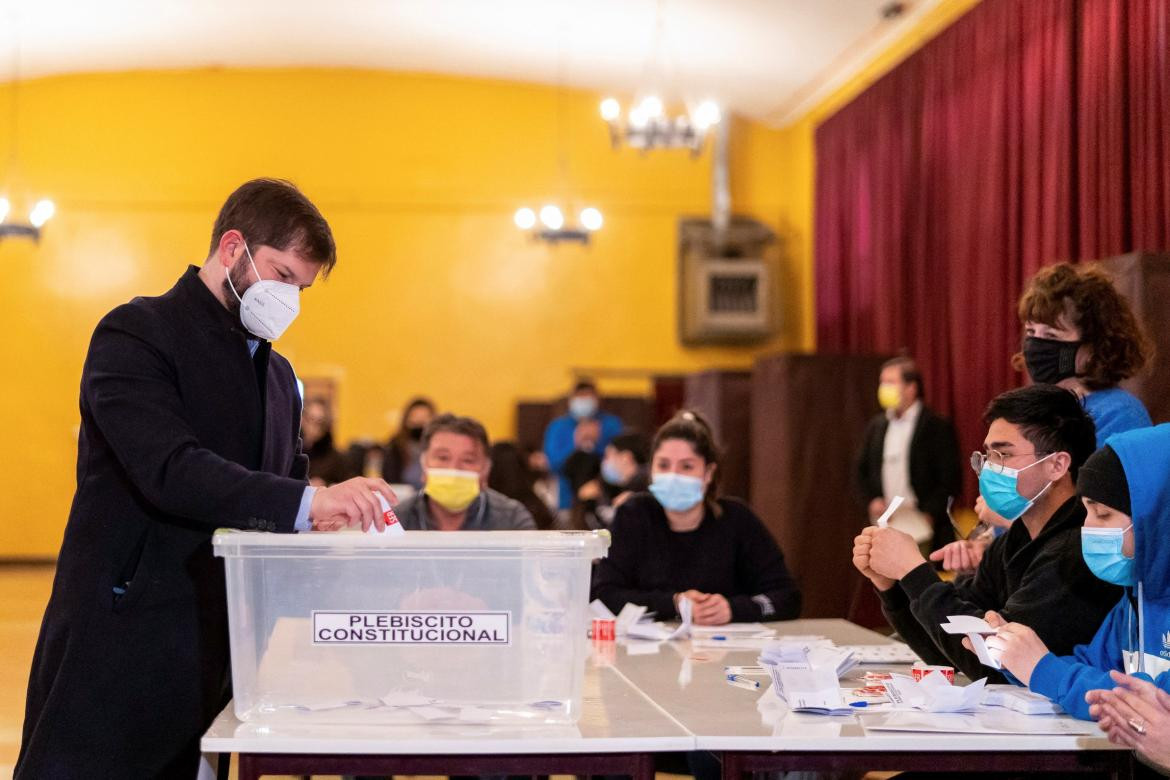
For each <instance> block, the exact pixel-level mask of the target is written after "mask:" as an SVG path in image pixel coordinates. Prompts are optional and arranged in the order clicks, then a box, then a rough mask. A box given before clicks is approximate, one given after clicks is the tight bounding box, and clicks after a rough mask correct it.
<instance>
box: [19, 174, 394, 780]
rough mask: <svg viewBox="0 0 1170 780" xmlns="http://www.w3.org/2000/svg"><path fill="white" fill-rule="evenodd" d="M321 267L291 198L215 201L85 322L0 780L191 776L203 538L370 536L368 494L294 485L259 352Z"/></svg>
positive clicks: (311, 229)
mask: <svg viewBox="0 0 1170 780" xmlns="http://www.w3.org/2000/svg"><path fill="white" fill-rule="evenodd" d="M335 260H336V251H335V249H334V243H333V235H332V233H331V231H330V229H329V225H328V224H327V223H326V222H325V219H324V218H323V217H322V216H321V214H320V212H319V211H318V210H317V208H316V207H315V206H314V205H313V204H312V203H311V202H310V201H309V199H308V198H306V197H305V196H304V195H303V194H302V193H301V192H300V191H299V190H297V188H296V187H294V186H293V185H291V184H289V183H288V182H284V181H277V180H273V179H258V180H255V181H251V182H248V183H246V184H244V185H243V186H241V187H240V188H239V189H237V190H236V191H235V192H234V193H232V195H231V196H230V197H229V198H228V199H227V201H226V202H225V203H224V205H223V208H222V209H221V211H220V213H219V217H218V218H217V219H216V222H215V226H214V228H213V230H212V236H211V248H210V251H209V254H208V255H207V258H206V260H205V261H204V263H203V267H202V268H196V267H194V266H191V267H189V268H188V269H187V270H186V272H184V273H183V275H182V276H181V277H179V280H178V282H176V283H175V286H174V287H173V288H171V290H170V291H168V292H166V293H164V294H163V295H160V296H157V297H151V298H145V297H140V298H135V299H134V300H132V301H130V302H128V303H125V304H122V305H121V306H118V307H117V308H115V309H114V310H113V311H111V312H110V313H109V314H107V315H106V316H105V317H103V318H102V320H101V322H100V323H98V326H97V329H96V330H95V331H94V334H93V337H92V339H91V340H90V346H89V354H88V355H87V356H86V360H85V366H84V368H83V369H82V374H81V404H80V405H81V431H80V437H79V439H78V445H77V492H76V493H75V494H74V498H73V506H72V508H71V510H70V512H69V521H68V523H67V524H66V527H65V539H64V541H63V542H62V543H61V552H60V555H59V556H58V558H57V573H56V577H55V579H54V581H53V593H52V596H51V597H50V599H49V605H48V607H47V609H46V610H45V617H44V621H43V623H42V624H41V633H40V636H39V638H38V639H37V646H36V653H35V655H34V656H33V665H32V671H31V673H30V675H29V682H28V696H27V699H26V702H27V703H26V710H25V720H24V734H23V738H22V741H21V746H20V755H19V757H18V758H17V761H16V771H15V777H16V778H17V780H56V779H58V778H60V779H62V780H65V779H67V778H80V777H85V778H148V777H150V778H155V777H168V778H169V777H182V778H191V777H194V776H195V775H196V771H197V770H198V768H199V739H200V737H201V736H202V734H203V732H204V731H206V730H207V727H208V726H209V725H211V722H212V720H213V719H214V718H215V716H216V715H217V714H218V713H219V711H220V710H221V709H223V707H224V706H225V705H226V704H227V702H228V700H229V699H230V698H231V685H230V679H229V668H228V631H227V604H226V598H225V593H224V577H223V562H222V561H221V560H219V559H217V558H214V557H213V556H212V552H211V535H212V532H213V531H215V529H216V528H221V527H226V528H239V529H250V530H256V531H275V532H282V533H290V532H293V531H308V530H310V529H311V528H317V529H322V530H333V529H337V528H339V527H342V526H346V525H349V524H351V523H356V524H360V525H362V526H363V527H364V528H369V527H370V525H371V524H373V525H376V526H377V527H379V529H381V528H384V525H383V523H382V520H381V510H380V508H379V506H378V501H377V498H376V497H375V495H374V492H375V491H377V492H378V493H381V494H382V495H383V496H385V497H386V499H387V500H389V501H391V502H393V501H394V500H395V499H394V494H393V492H392V491H391V490H390V488H389V486H388V485H386V483H385V482H383V481H382V480H373V479H365V478H362V477H358V478H356V479H352V480H349V481H347V482H342V483H340V484H338V485H335V486H333V487H328V488H313V487H309V485H308V483H307V481H306V474H307V472H308V465H309V464H308V459H307V458H306V457H305V455H304V453H303V452H302V447H301V442H300V439H299V436H298V429H299V428H300V418H301V399H300V397H299V395H298V393H297V387H296V377H295V376H294V374H293V370H292V367H291V366H290V365H289V362H288V361H287V360H285V359H284V358H283V357H281V356H280V355H279V354H277V353H276V352H275V351H273V349H272V344H271V342H272V341H273V340H275V339H277V338H279V337H280V335H281V334H282V333H283V332H284V330H285V328H287V327H288V326H289V325H290V324H291V323H292V320H293V318H294V317H295V316H296V314H297V312H298V311H299V299H300V292H301V291H302V290H304V289H305V288H307V287H309V285H311V284H312V283H313V282H314V281H315V280H316V278H317V276H318V274H323V273H328V271H329V269H330V268H331V267H332V266H333V264H334V262H335Z"/></svg>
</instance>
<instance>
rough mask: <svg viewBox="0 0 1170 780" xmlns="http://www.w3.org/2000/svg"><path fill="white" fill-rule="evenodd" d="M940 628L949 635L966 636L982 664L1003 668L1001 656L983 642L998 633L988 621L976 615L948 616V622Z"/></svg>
mask: <svg viewBox="0 0 1170 780" xmlns="http://www.w3.org/2000/svg"><path fill="white" fill-rule="evenodd" d="M940 626H941V627H942V630H943V631H946V632H947V633H948V634H966V635H967V639H969V640H971V648H972V649H973V650H974V651H975V656H976V657H977V658H978V659H979V662H980V663H981V664H983V665H984V666H990V667H991V668H992V669H1002V668H1003V664H1001V663H1000V662H999V654H998V653H994V652H992V651H991V650H989V649H988V647H987V643H986V642H985V641H983V638H984V637H986V636H992V635H993V634H995V633H996V631H995V629H994V628H992V627H991V624H990V623H988V622H987V621H986V620H984V619H983V618H980V617H975V616H974V615H947V622H946V623H941V624H940Z"/></svg>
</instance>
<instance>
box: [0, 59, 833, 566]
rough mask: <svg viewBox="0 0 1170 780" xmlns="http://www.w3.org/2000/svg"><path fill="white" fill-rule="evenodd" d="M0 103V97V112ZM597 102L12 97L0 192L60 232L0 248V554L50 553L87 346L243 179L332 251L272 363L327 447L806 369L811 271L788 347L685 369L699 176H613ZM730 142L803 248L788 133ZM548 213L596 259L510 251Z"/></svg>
mask: <svg viewBox="0 0 1170 780" xmlns="http://www.w3.org/2000/svg"><path fill="white" fill-rule="evenodd" d="M8 99H9V93H8V92H7V91H5V88H4V87H2V86H0V106H6V105H8ZM598 100H599V96H598V95H595V94H592V93H584V92H573V91H558V90H556V89H553V88H548V87H538V86H526V85H519V84H513V83H502V82H492V81H482V80H472V79H456V78H441V77H433V76H422V75H410V74H391V73H380V72H367V71H348V70H347V71H338V70H247V71H239V70H226V71H225V70H208V71H195V72H144V73H118V74H90V75H74V76H64V77H54V78H47V79H42V80H37V81H32V82H27V83H24V84H22V85H21V87H20V133H19V142H20V147H19V148H20V163H21V165H20V170H19V171H16V172H15V173H14V172H13V171H10V170H6V169H3V168H0V186H3V185H4V183H6V182H8V183H11V182H15V183H17V184H24V185H25V186H27V187H30V188H34V187H35V191H31V190H30V191H27V192H23V193H22V192H20V191H18V192H16V193H15V194H16V195H17V196H18V197H19V196H21V195H22V194H23V195H28V196H30V197H31V196H33V195H38V194H40V193H42V192H43V193H47V194H51V195H52V196H53V197H54V198H55V199H56V201H57V204H58V216H57V217H56V218H55V219H54V220H53V221H52V222H51V223H50V224H49V225H48V227H47V230H46V233H45V236H44V239H43V241H42V242H41V244H40V245H39V246H36V247H34V246H32V245H31V244H29V243H27V242H25V241H20V240H6V241H3V242H0V269H2V270H3V284H0V332H3V333H4V339H3V340H0V344H2V346H0V365H3V366H4V371H5V380H4V381H3V382H2V383H0V393H3V396H2V398H0V400H2V401H3V406H2V408H3V409H4V411H5V422H4V425H3V430H4V441H3V445H2V451H3V452H4V461H5V464H6V468H5V469H4V472H5V474H6V476H7V477H9V481H8V482H7V483H6V485H5V489H4V490H3V491H0V516H2V517H4V518H5V522H3V523H0V556H14V555H52V554H54V553H55V552H56V549H57V547H58V545H59V542H60V534H61V529H62V528H63V525H64V520H65V517H66V514H67V512H68V503H69V500H70V497H71V495H72V491H73V469H74V463H75V457H76V426H77V422H78V411H77V390H78V379H79V376H80V372H81V365H82V360H83V357H84V351H85V348H86V345H87V343H88V339H89V335H90V333H91V331H92V329H93V326H94V324H95V323H96V322H97V320H98V319H99V318H100V317H101V316H102V315H103V314H104V313H105V312H106V311H108V310H109V309H110V308H111V307H113V306H115V305H116V304H118V303H120V302H123V301H125V300H127V299H129V298H131V297H132V296H134V295H139V294H157V293H160V292H163V291H164V290H166V289H167V288H168V287H169V286H170V285H171V284H172V283H173V281H174V280H175V278H177V277H178V275H179V274H180V273H181V271H182V270H183V268H184V267H185V266H186V264H188V263H199V262H201V261H202V259H203V257H204V256H205V255H206V253H207V245H208V240H209V235H210V230H211V224H212V220H213V219H214V217H215V213H216V211H217V209H218V208H219V206H220V204H221V203H222V201H223V199H224V197H226V195H227V194H228V192H230V190H231V189H232V188H233V187H234V186H235V185H237V184H239V183H240V182H242V181H244V180H246V179H248V178H251V177H254V176H260V175H275V176H282V177H287V178H291V179H293V180H295V181H296V182H297V183H298V184H300V185H301V187H302V188H303V189H304V190H305V192H306V193H308V194H309V195H310V197H312V198H313V199H314V200H315V202H316V203H317V204H318V205H319V206H320V207H321V209H322V211H323V212H324V214H325V216H326V217H327V218H328V219H329V221H330V223H331V224H332V226H333V229H334V232H335V234H336V238H337V243H338V247H339V260H338V265H337V268H336V271H335V272H334V274H333V276H332V278H331V279H329V280H328V281H327V282H325V283H323V284H321V285H320V286H319V288H318V287H314V289H312V290H311V291H310V292H308V293H307V294H306V295H305V296H304V298H303V314H302V315H301V318H300V319H299V320H298V321H297V323H296V324H295V325H294V326H293V328H292V329H291V330H290V331H289V333H288V334H287V335H286V336H285V338H284V339H282V340H281V342H280V344H279V349H280V350H281V351H282V352H283V353H284V354H286V355H287V356H288V357H289V358H290V359H291V360H292V362H293V365H294V367H295V368H296V369H297V370H298V371H299V372H300V373H301V374H303V375H318V376H332V377H335V378H336V379H337V380H338V381H339V383H340V395H339V419H338V428H339V431H338V432H339V434H340V436H341V437H342V438H349V437H352V436H362V435H368V436H378V437H382V436H385V435H386V434H387V433H388V432H389V430H390V428H391V422H390V420H389V419H388V416H392V414H393V410H395V409H397V408H399V407H400V406H401V404H402V403H403V401H404V400H405V399H406V398H407V397H408V396H410V395H412V394H415V393H419V392H424V393H428V394H430V395H432V396H433V397H434V398H435V399H436V400H437V401H438V402H439V404H440V405H442V406H443V407H445V408H450V409H454V410H458V411H460V412H463V413H468V414H472V415H476V416H478V417H480V418H482V419H483V420H484V421H485V422H486V423H487V424H488V426H489V428H490V430H491V432H492V433H493V435H496V436H506V435H509V434H511V433H512V426H513V408H514V403H515V401H516V400H517V398H519V397H527V398H532V397H537V398H539V397H551V396H553V395H555V394H558V393H560V392H563V391H564V389H565V386H566V383H567V382H568V381H569V378H570V369H571V367H573V366H589V367H604V368H636V369H646V368H649V369H657V370H661V371H687V370H694V369H699V368H706V367H711V366H746V365H749V364H750V362H751V360H752V359H753V357H754V356H755V355H756V354H758V353H759V352H761V351H765V350H768V351H770V350H776V349H782V348H799V347H804V346H807V345H808V339H809V338H810V336H811V331H810V330H808V329H807V327H806V325H805V322H806V321H807V317H805V316H802V315H801V312H800V311H799V307H800V306H801V305H802V299H803V296H804V292H803V290H802V287H803V286H806V285H807V284H808V281H809V272H808V268H806V267H796V266H792V265H791V264H790V263H789V261H784V265H782V267H781V269H780V276H781V278H782V279H785V280H786V284H785V285H784V288H783V292H782V295H781V307H782V310H783V311H784V312H785V317H784V322H783V330H782V333H781V335H780V336H778V337H777V338H776V339H774V340H773V341H772V342H770V343H769V344H767V345H764V346H762V347H760V348H756V349H743V348H739V349H736V348H702V349H684V348H682V347H681V346H680V345H679V343H678V340H677V338H676V335H675V333H676V323H675V306H674V301H675V295H676V291H675V284H676V279H675V275H676V272H675V226H676V223H677V220H678V218H679V217H680V216H682V215H703V214H706V213H708V211H709V208H710V162H709V159H710V158H709V155H705V156H704V157H703V158H702V159H700V160H698V161H695V160H692V159H690V157H689V156H688V155H687V154H686V153H683V152H670V153H661V152H660V153H655V154H652V155H649V156H647V157H645V158H643V157H641V156H640V155H638V154H637V153H636V152H631V151H628V150H623V151H621V152H614V151H613V150H611V149H610V147H609V143H608V136H607V132H606V129H605V126H604V124H603V123H602V122H601V121H600V119H599V117H598V115H597V104H598ZM7 132H8V130H7V128H6V127H2V126H0V153H2V152H3V151H5V150H6V149H7V143H8V139H7V138H6V137H4V136H3V134H4V133H7ZM734 135H735V138H736V139H737V140H736V143H737V144H742V148H739V149H737V151H736V155H735V168H734V172H733V181H734V182H735V195H736V202H735V206H736V211H737V212H738V213H750V214H753V215H755V216H758V217H759V218H761V219H764V220H765V221H767V222H768V223H769V224H770V225H772V226H773V227H775V228H777V229H778V230H780V231H781V233H782V234H784V235H786V236H792V235H794V233H793V230H794V229H793V227H792V223H791V222H790V221H789V220H788V219H787V217H786V216H785V209H786V208H787V198H788V196H787V194H786V191H787V188H788V182H789V179H792V178H798V177H799V175H800V174H799V172H794V171H790V170H789V168H790V165H789V161H788V159H787V156H786V152H785V150H784V149H783V147H782V145H778V142H781V141H783V137H784V134H783V133H777V131H771V130H766V129H764V128H761V127H758V126H754V125H752V124H750V123H747V122H736V123H735V125H734ZM562 149H563V155H562ZM562 156H563V159H564V168H563V170H562V167H561V164H560V160H561V158H562ZM3 160H6V155H3V154H0V161H3ZM0 164H3V163H2V162H0ZM547 199H554V200H559V201H560V202H561V203H562V204H567V203H575V204H576V205H577V206H581V205H585V204H593V205H596V206H598V207H599V208H600V209H601V210H602V211H603V213H604V215H605V219H606V224H605V227H604V229H603V230H602V231H601V232H600V233H598V234H597V236H596V240H595V242H594V244H593V245H592V246H591V247H588V248H582V247H579V246H560V247H555V248H550V247H548V246H545V245H542V244H538V243H533V242H532V241H531V240H530V239H529V238H528V237H526V236H524V235H522V234H520V232H519V231H517V230H516V229H515V228H514V227H513V225H512V213H513V211H514V210H515V209H516V208H517V207H518V206H520V205H522V204H532V205H535V206H539V205H540V203H542V202H543V201H545V200H547ZM14 205H15V208H17V209H20V210H21V211H24V209H25V208H26V204H24V203H16V204H14ZM790 240H792V241H795V242H796V245H800V243H801V240H802V239H800V237H799V236H797V237H795V238H791V239H790ZM602 389H603V390H604V389H605V384H604V383H603V385H602Z"/></svg>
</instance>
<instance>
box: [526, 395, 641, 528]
mask: <svg viewBox="0 0 1170 780" xmlns="http://www.w3.org/2000/svg"><path fill="white" fill-rule="evenodd" d="M621 432H622V421H621V419H620V418H619V417H618V416H617V415H613V414H610V413H609V412H603V411H601V396H599V395H598V393H597V385H595V384H593V382H592V381H590V380H588V379H582V380H581V381H579V382H578V383H577V384H576V386H575V387H574V388H573V394H572V395H571V396H570V397H569V413H568V414H563V415H561V416H560V417H558V418H556V419H555V420H553V421H552V422H551V423H549V425H548V428H547V429H546V430H545V432H544V454H545V457H547V458H548V468H549V471H551V472H553V473H554V474H556V475H557V507H558V508H560V509H569V508H570V507H572V506H573V484H572V481H571V480H570V479H569V476H568V474H567V473H566V470H565V465H566V464H567V463H568V462H569V458H570V457H571V456H572V455H573V454H574V453H577V452H580V453H586V454H592V455H595V457H596V460H597V466H598V468H600V463H601V454H602V453H604V452H605V447H606V445H607V444H609V443H610V442H611V441H612V440H613V437H614V436H617V435H618V434H619V433H621ZM594 476H596V473H595V474H591V475H586V477H585V479H582V480H581V481H582V482H587V481H588V480H589V479H591V478H592V477H594Z"/></svg>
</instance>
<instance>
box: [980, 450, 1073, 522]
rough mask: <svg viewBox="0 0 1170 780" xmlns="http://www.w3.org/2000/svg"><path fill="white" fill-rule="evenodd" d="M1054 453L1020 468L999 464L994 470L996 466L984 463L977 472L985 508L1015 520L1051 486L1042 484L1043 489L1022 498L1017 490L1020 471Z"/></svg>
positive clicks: (1004, 517)
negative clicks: (1029, 496)
mask: <svg viewBox="0 0 1170 780" xmlns="http://www.w3.org/2000/svg"><path fill="white" fill-rule="evenodd" d="M1055 454H1056V453H1055V452H1051V453H1049V454H1047V455H1045V456H1044V457H1043V458H1041V459H1040V460H1038V461H1036V462H1035V463H1030V464H1028V465H1027V466H1024V468H1022V469H1011V468H1008V467H1007V466H1000V467H998V470H996V467H993V466H989V465H987V464H984V465H983V468H982V470H980V472H979V495H981V496H983V501H984V502H985V503H986V504H987V508H988V509H990V510H991V511H992V512H995V513H996V514H997V515H999V516H1000V517H1002V518H1003V519H1005V520H1015V519H1017V518H1019V517H1020V515H1022V514H1024V513H1025V512H1027V511H1028V510H1029V509H1031V508H1032V505H1033V504H1035V503H1036V500H1037V499H1039V498H1040V496H1042V495H1044V493H1045V491H1047V490H1048V488H1050V487H1052V483H1051V482H1049V483H1048V484H1047V485H1045V486H1044V489H1043V490H1041V491H1040V492H1039V493H1037V494H1036V495H1035V496H1033V497H1032V498H1024V497H1023V496H1021V495H1020V491H1019V477H1020V472H1023V471H1027V470H1028V469H1030V468H1032V466H1035V465H1038V464H1040V463H1043V462H1044V461H1046V460H1048V459H1049V458H1051V457H1052V456H1053V455H1055Z"/></svg>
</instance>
